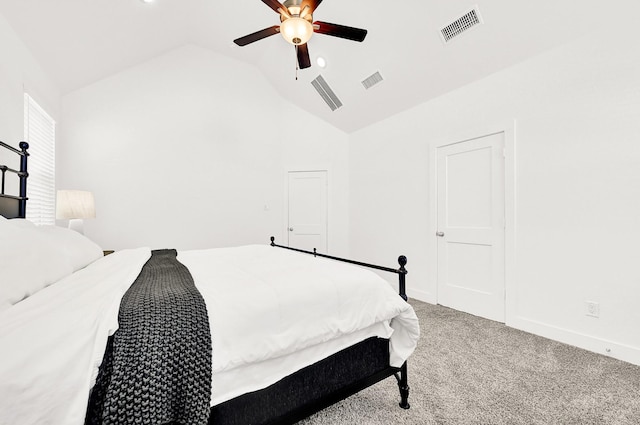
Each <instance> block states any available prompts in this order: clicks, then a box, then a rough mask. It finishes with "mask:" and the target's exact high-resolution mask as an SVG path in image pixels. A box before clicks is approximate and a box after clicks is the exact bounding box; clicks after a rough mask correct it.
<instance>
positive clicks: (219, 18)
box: [0, 0, 615, 132]
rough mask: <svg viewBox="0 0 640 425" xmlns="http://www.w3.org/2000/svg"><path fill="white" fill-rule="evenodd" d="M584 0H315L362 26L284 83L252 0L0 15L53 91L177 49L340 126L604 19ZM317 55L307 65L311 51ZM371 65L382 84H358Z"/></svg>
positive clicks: (57, 6)
mask: <svg viewBox="0 0 640 425" xmlns="http://www.w3.org/2000/svg"><path fill="white" fill-rule="evenodd" d="M476 4H477V5H478V8H479V10H480V14H481V16H482V18H483V20H484V23H483V24H482V25H480V26H477V27H475V28H473V29H471V30H470V31H468V32H467V33H464V34H462V35H461V36H460V37H458V38H456V39H454V40H452V41H451V42H450V43H448V44H447V45H445V44H444V43H443V42H442V41H441V39H440V36H439V29H440V28H441V27H442V26H444V25H445V24H447V23H449V22H451V21H453V20H454V19H456V18H458V17H459V16H461V15H462V14H463V13H465V12H467V11H469V10H470V9H471V8H472V7H473V6H474V5H476ZM612 5H613V3H612V2H602V1H595V0H583V1H577V0H535V1H522V0H476V1H475V2H474V1H473V0H405V1H403V2H395V1H382V0H351V1H345V0H324V1H323V2H322V4H321V5H320V6H319V7H318V9H317V10H316V12H315V13H314V20H321V21H327V22H332V23H338V24H343V25H348V26H353V27H359V28H365V29H367V30H368V31H369V33H368V35H367V38H366V39H365V40H364V42H362V43H357V42H353V41H349V40H344V39H340V38H335V37H329V36H326V35H322V34H315V35H314V36H313V37H312V38H311V40H310V41H309V44H308V45H309V52H310V54H311V59H312V67H311V68H308V69H305V70H301V71H299V72H298V80H297V81H296V79H295V75H296V72H295V51H294V47H293V46H291V45H289V44H287V43H286V42H285V41H284V40H283V39H282V37H280V36H279V35H275V36H272V37H269V38H266V39H264V40H261V41H258V42H256V43H253V44H251V45H248V46H246V47H238V46H236V45H235V44H233V40H234V39H236V38H238V37H241V36H244V35H246V34H248V33H251V32H254V31H257V30H260V29H263V28H266V27H268V26H271V25H276V24H278V22H279V18H278V15H277V14H276V13H275V12H273V10H271V9H270V8H269V7H268V6H266V5H265V4H264V3H262V1H260V0H233V1H226V2H222V1H218V0H155V2H154V3H151V4H145V3H143V2H142V1H141V0H0V14H2V15H3V16H4V17H5V18H6V20H7V21H8V22H9V23H10V24H11V26H12V27H13V28H14V30H15V31H16V32H17V33H18V35H19V36H20V37H21V38H22V40H23V41H24V43H25V44H26V45H27V47H28V48H29V49H30V50H31V52H32V53H33V55H34V56H35V57H36V58H37V59H38V61H39V62H40V63H41V65H42V67H43V68H44V70H45V71H46V72H47V73H48V74H49V75H50V76H51V78H52V79H53V81H54V82H55V83H56V84H57V85H58V86H59V88H60V90H61V92H62V93H63V94H65V93H68V92H70V91H73V90H76V89H79V88H81V87H83V86H85V85H87V84H90V83H92V82H95V81H98V80H100V79H102V78H105V77H107V76H109V75H112V74H114V73H117V72H119V71H122V70H124V69H126V68H129V67H131V66H134V65H136V64H138V63H141V62H144V61H146V60H148V59H151V58H153V57H155V56H157V55H160V54H162V53H164V52H166V51H168V50H171V49H174V48H177V47H179V46H182V45H185V44H195V45H198V46H201V47H204V48H207V49H211V50H213V51H216V52H219V53H222V54H224V55H228V56H231V57H233V58H236V59H238V60H240V61H244V62H247V63H250V64H253V65H255V66H256V67H257V68H258V69H260V70H261V71H262V73H263V74H264V75H265V77H266V78H267V79H268V80H269V81H270V82H271V84H273V86H274V87H275V88H276V90H277V91H278V92H279V93H281V94H282V96H283V97H285V98H287V99H289V100H290V101H292V102H293V103H295V104H297V105H298V106H300V107H301V108H303V109H305V110H307V111H309V112H311V113H312V114H314V115H316V116H318V117H320V118H322V119H324V120H325V121H327V122H329V123H331V124H333V125H335V126H336V127H338V128H340V129H342V130H344V131H346V132H352V131H355V130H357V129H360V128H363V127H365V126H367V125H369V124H372V123H374V122H376V121H379V120H380V119H384V118H386V117H389V116H391V115H393V114H396V113H398V112H401V111H403V110H405V109H408V108H411V107H412V106H415V105H417V104H419V103H422V102H424V101H427V100H429V99H431V98H434V97H436V96H439V95H441V94H443V93H445V92H448V91H450V90H454V89H456V88H457V87H460V86H462V85H465V84H468V83H470V82H472V81H474V80H477V79H480V78H482V77H485V76H487V75H489V74H491V73H493V72H496V71H498V70H500V69H503V68H506V67H508V66H511V65H513V64H515V63H517V62H520V61H522V60H525V59H526V58H528V57H531V56H534V55H536V54H538V53H540V52H542V51H544V50H547V49H549V48H552V47H554V46H557V45H560V44H563V43H566V42H568V41H569V40H571V39H573V38H575V37H577V36H580V35H582V34H584V33H585V32H586V31H589V30H592V29H597V28H598V27H599V26H600V23H601V22H603V20H606V19H608V18H606V16H608V15H613V14H614V13H615V9H614V8H613V7H612ZM318 55H322V56H324V57H325V58H326V60H327V62H328V65H327V66H326V68H324V69H322V68H319V67H318V66H317V65H316V64H315V58H316V57H317V56H318ZM376 71H379V72H380V74H381V75H382V76H383V78H384V81H383V82H381V83H380V84H378V85H376V86H374V87H372V88H371V89H369V90H365V89H364V87H363V86H362V84H361V81H362V80H363V79H365V78H366V77H368V76H370V75H371V74H373V73H374V72H376ZM318 74H322V76H323V77H324V78H325V80H326V81H327V83H328V84H329V85H330V86H331V87H332V88H333V90H334V91H335V93H336V95H337V96H338V97H339V98H340V100H341V101H342V103H343V104H344V106H343V107H342V108H340V109H338V110H336V111H334V112H332V111H331V110H330V109H329V107H328V106H327V105H326V104H325V103H324V101H323V100H322V99H321V98H320V96H319V95H318V94H317V93H316V92H315V90H314V89H313V87H312V86H311V84H310V81H311V80H312V79H314V78H315V77H316V76H318Z"/></svg>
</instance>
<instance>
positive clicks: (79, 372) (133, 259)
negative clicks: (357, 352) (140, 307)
mask: <svg viewBox="0 0 640 425" xmlns="http://www.w3.org/2000/svg"><path fill="white" fill-rule="evenodd" d="M149 256H150V251H149V249H145V248H141V249H136V250H125V251H120V252H116V253H114V254H112V255H109V256H107V257H104V258H102V259H100V260H98V261H96V262H95V263H93V264H91V265H90V266H88V267H86V268H84V269H82V270H80V271H78V272H75V273H74V274H72V275H71V276H68V277H67V278H65V279H63V280H61V281H59V282H57V283H56V284H54V285H52V286H49V287H47V288H45V289H43V290H42V291H40V292H38V293H36V294H35V295H33V296H31V297H29V298H27V299H26V300H24V301H22V302H20V303H18V304H16V305H15V306H14V307H11V308H10V309H9V310H6V311H4V312H2V313H0V424H12V425H13V424H23V425H28V424H82V423H83V422H84V414H85V408H86V404H87V399H88V395H89V391H90V388H91V386H92V385H93V382H94V381H95V377H96V375H97V369H98V366H99V365H100V362H101V361H102V356H103V354H104V348H105V345H106V341H107V338H108V336H109V335H111V334H113V332H115V330H116V329H117V315H118V309H119V304H120V298H121V297H122V295H123V294H124V292H125V291H126V290H127V289H128V287H129V286H130V284H131V283H132V282H133V281H134V280H135V278H136V277H137V275H138V273H139V272H140V269H141V268H142V266H143V265H144V263H145V262H146V261H147V259H148V258H149ZM178 260H180V261H181V262H182V263H183V264H185V265H186V266H187V267H188V268H189V270H190V271H191V274H192V275H193V277H194V281H195V283H196V286H197V287H198V289H199V290H200V292H201V293H202V295H203V297H204V298H205V301H206V304H207V309H208V312H209V319H210V322H211V323H210V324H211V329H212V336H213V353H214V355H213V371H214V375H213V389H212V405H213V404H217V403H219V402H221V401H224V400H226V399H229V398H232V397H235V396H236V395H239V394H242V393H243V392H247V391H254V390H256V389H260V388H263V387H265V386H267V385H269V384H271V383H273V382H276V381H277V380H279V379H281V378H282V377H284V376H286V375H287V374H289V373H291V372H293V371H295V370H297V369H299V368H301V367H304V366H306V365H308V364H311V363H314V362H315V361H317V360H320V359H322V358H323V357H326V356H327V355H329V354H332V353H334V352H336V351H339V350H340V349H342V348H345V347H346V346H348V345H350V344H352V343H353V342H355V341H358V340H361V339H364V338H366V337H368V336H373V335H377V336H382V337H389V336H390V339H391V353H390V360H391V364H392V365H395V366H399V365H400V364H402V362H403V361H404V360H405V359H406V358H407V357H408V356H409V355H410V354H411V353H412V351H413V349H414V348H415V344H416V342H417V339H418V335H419V327H418V320H417V318H416V316H415V313H414V312H413V309H412V308H411V307H410V306H409V305H408V304H407V303H405V302H404V301H402V299H401V298H400V297H399V296H398V295H397V294H396V293H395V292H394V290H393V289H392V288H391V287H390V286H389V285H388V284H387V283H386V282H385V281H384V280H383V279H381V278H380V277H379V276H377V275H376V274H375V273H372V272H369V271H367V270H363V269H361V268H358V267H354V266H350V265H346V264H343V263H338V262H334V261H330V260H324V259H321V258H313V257H311V256H306V255H304V254H299V253H294V252H290V251H286V250H282V249H278V248H272V247H269V246H257V245H256V246H245V247H236V248H220V249H211V250H201V251H183V252H180V253H179V255H178Z"/></svg>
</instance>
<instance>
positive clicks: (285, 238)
mask: <svg viewBox="0 0 640 425" xmlns="http://www.w3.org/2000/svg"><path fill="white" fill-rule="evenodd" d="M314 171H324V172H326V173H327V253H329V252H330V249H331V243H330V241H331V239H330V235H329V230H330V228H331V227H330V223H331V211H332V209H331V203H332V187H333V184H332V172H331V166H329V165H327V164H310V165H307V166H286V167H285V168H284V172H283V173H282V181H283V185H282V187H283V196H282V200H283V201H282V225H281V229H282V232H281V234H280V240H281V241H282V242H281V243H282V244H286V245H288V242H289V234H288V232H289V173H304V172H314ZM276 243H277V242H276ZM294 248H295V247H294Z"/></svg>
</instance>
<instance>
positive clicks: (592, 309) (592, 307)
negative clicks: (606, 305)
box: [585, 301, 600, 317]
mask: <svg viewBox="0 0 640 425" xmlns="http://www.w3.org/2000/svg"><path fill="white" fill-rule="evenodd" d="M585 304H586V306H587V312H586V315H587V316H591V317H600V304H598V303H597V302H595V301H585Z"/></svg>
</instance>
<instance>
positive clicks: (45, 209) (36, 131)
mask: <svg viewBox="0 0 640 425" xmlns="http://www.w3.org/2000/svg"><path fill="white" fill-rule="evenodd" d="M24 138H25V140H26V141H27V142H28V143H29V153H30V155H29V160H28V163H29V178H28V179H27V197H28V198H29V200H28V201H27V214H26V218H27V219H28V220H30V221H32V222H34V223H36V224H49V225H54V224H55V221H56V216H55V212H56V208H55V207H56V190H55V187H56V185H55V145H56V143H55V140H56V123H55V121H54V120H53V118H51V117H50V116H49V114H47V113H46V112H45V110H44V109H42V108H41V107H40V105H38V104H37V103H36V101H35V100H33V98H32V97H31V96H29V95H28V94H27V93H25V94H24Z"/></svg>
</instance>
